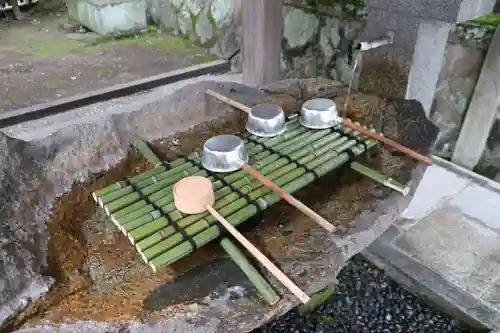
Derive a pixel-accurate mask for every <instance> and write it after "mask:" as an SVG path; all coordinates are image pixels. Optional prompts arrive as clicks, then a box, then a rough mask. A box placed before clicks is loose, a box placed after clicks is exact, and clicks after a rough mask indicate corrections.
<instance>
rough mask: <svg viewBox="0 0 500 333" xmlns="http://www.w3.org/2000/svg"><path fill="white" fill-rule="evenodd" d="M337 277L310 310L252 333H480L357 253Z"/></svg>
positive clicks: (283, 318)
mask: <svg viewBox="0 0 500 333" xmlns="http://www.w3.org/2000/svg"><path fill="white" fill-rule="evenodd" d="M338 279H339V284H338V286H337V290H336V292H335V294H334V296H332V297H331V298H330V300H329V301H327V302H326V303H324V304H323V305H322V306H321V307H319V308H318V309H317V310H316V311H315V312H313V313H310V314H309V315H306V316H300V315H299V314H298V312H297V311H291V312H289V313H288V314H286V315H285V316H283V317H281V318H279V319H278V320H275V321H273V322H271V323H269V324H268V325H266V326H264V327H261V328H259V329H258V330H255V331H253V333H306V332H307V333H479V331H475V330H472V329H469V328H467V327H464V326H462V325H460V324H459V323H458V322H456V321H455V320H453V319H452V318H450V317H449V316H447V315H446V314H443V313H442V312H440V311H438V310H436V309H433V308H432V307H430V306H429V305H428V304H426V303H424V301H423V300H422V299H420V298H419V297H417V296H415V295H413V294H412V293H410V292H409V291H407V290H405V289H404V288H403V287H401V286H400V285H398V284H397V283H395V282H394V281H392V280H391V279H390V278H389V277H387V276H386V275H385V274H384V272H383V271H381V270H379V269H378V268H376V267H374V266H373V265H371V264H370V263H368V262H367V261H366V260H365V259H364V258H363V257H362V256H361V255H357V256H355V257H354V258H353V259H352V260H350V262H349V263H348V264H347V266H346V267H345V268H344V269H343V270H342V271H341V274H340V275H339V277H338Z"/></svg>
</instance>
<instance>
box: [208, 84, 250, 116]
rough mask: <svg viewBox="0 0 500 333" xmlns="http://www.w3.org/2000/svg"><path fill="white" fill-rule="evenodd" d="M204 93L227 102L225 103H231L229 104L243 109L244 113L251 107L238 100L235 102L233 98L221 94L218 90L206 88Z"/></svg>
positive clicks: (248, 111)
mask: <svg viewBox="0 0 500 333" xmlns="http://www.w3.org/2000/svg"><path fill="white" fill-rule="evenodd" d="M206 94H207V95H210V96H212V97H214V98H216V99H218V100H219V101H222V102H224V103H227V104H229V105H231V106H233V107H235V108H237V109H239V110H241V111H244V112H246V113H250V109H251V108H250V107H248V106H246V105H244V104H242V103H240V102H236V101H235V100H234V99H231V98H229V97H227V96H224V95H221V94H219V93H218V92H215V91H213V90H210V89H207V91H206Z"/></svg>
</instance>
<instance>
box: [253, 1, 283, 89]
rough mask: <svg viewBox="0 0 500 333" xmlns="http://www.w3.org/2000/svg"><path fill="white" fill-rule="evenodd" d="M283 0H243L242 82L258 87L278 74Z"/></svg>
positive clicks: (275, 78)
mask: <svg viewBox="0 0 500 333" xmlns="http://www.w3.org/2000/svg"><path fill="white" fill-rule="evenodd" d="M283 21H284V20H283V3H282V0H243V82H244V83H245V84H247V85H249V86H259V85H262V84H268V83H271V82H274V81H276V80H278V79H279V77H280V63H281V40H282V38H283Z"/></svg>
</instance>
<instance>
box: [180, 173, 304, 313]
mask: <svg viewBox="0 0 500 333" xmlns="http://www.w3.org/2000/svg"><path fill="white" fill-rule="evenodd" d="M173 192H174V204H175V207H176V208H177V209H178V210H179V211H180V212H182V213H185V214H199V213H202V212H204V211H208V212H209V213H210V214H211V215H212V216H213V217H215V218H216V219H217V221H219V223H220V224H222V226H223V227H224V228H225V229H226V230H227V231H228V232H229V233H230V234H231V235H232V236H233V237H234V238H236V240H237V241H238V242H240V243H241V245H243V247H245V248H246V249H247V251H248V252H250V254H251V255H253V256H254V257H255V259H257V260H258V261H259V262H260V263H261V264H262V266H264V267H265V268H266V269H267V270H268V271H269V272H270V273H271V274H272V275H273V276H274V277H275V278H276V279H278V281H280V282H281V283H282V284H283V285H284V286H285V287H286V288H287V289H288V290H289V291H290V292H291V293H292V294H294V295H295V296H296V297H297V298H298V299H299V300H300V301H301V302H302V303H304V304H306V303H308V302H309V300H310V298H309V296H308V295H307V294H306V293H305V292H303V291H302V289H300V288H299V287H298V286H297V285H296V284H295V283H294V282H293V281H292V280H291V279H290V278H289V277H288V276H286V275H285V274H284V273H283V272H282V271H281V270H280V269H279V268H278V267H276V265H275V264H273V263H272V262H271V260H269V259H268V258H267V257H266V256H265V255H264V254H263V253H262V252H260V251H259V249H257V248H256V247H255V246H254V245H253V244H252V243H250V242H249V241H248V240H247V239H246V238H245V236H243V235H242V234H241V233H240V232H239V231H238V230H236V228H235V227H233V225H232V224H231V223H229V222H228V221H227V220H226V219H225V218H224V217H222V216H221V215H220V214H219V213H217V211H216V210H215V209H213V208H212V205H213V204H214V203H215V195H214V191H213V187H212V182H210V180H208V179H207V178H205V177H200V176H190V177H186V178H183V179H181V180H180V181H178V182H177V183H176V184H175V185H174V189H173Z"/></svg>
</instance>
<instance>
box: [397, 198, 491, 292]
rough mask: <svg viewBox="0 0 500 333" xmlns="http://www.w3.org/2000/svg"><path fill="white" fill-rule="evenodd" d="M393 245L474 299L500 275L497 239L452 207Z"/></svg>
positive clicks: (447, 207)
mask: <svg viewBox="0 0 500 333" xmlns="http://www.w3.org/2000/svg"><path fill="white" fill-rule="evenodd" d="M476 204H477V201H476ZM394 245H395V246H396V247H397V248H399V249H400V250H402V251H403V252H405V253H407V254H408V255H409V256H411V257H413V258H415V259H417V260H418V261H419V262H421V263H422V264H423V265H425V266H427V267H429V268H430V269H431V270H433V271H435V272H437V273H439V274H440V275H442V276H443V277H444V278H445V279H446V280H448V281H450V282H452V283H453V284H455V285H457V286H458V287H460V288H461V289H463V290H465V291H467V292H469V293H470V294H472V295H473V296H475V297H480V296H481V295H482V294H483V293H484V292H485V291H486V290H488V289H489V288H490V287H491V286H492V285H493V283H494V281H496V280H497V277H498V276H499V275H500V260H499V258H498V256H499V254H500V235H499V234H498V233H497V232H495V231H494V230H492V229H490V228H488V227H486V226H484V225H483V224H481V223H478V222H477V220H475V219H473V218H471V217H468V216H467V215H465V214H464V213H463V212H462V211H461V210H460V208H458V207H456V206H454V205H451V204H446V205H444V206H443V207H441V208H440V209H438V210H435V211H434V212H433V213H432V214H431V215H429V216H428V217H427V218H425V219H423V220H421V221H420V222H419V223H418V224H416V225H415V226H414V227H413V228H411V229H410V230H409V231H408V232H406V233H405V234H404V235H402V236H400V237H399V238H398V239H397V240H396V241H395V242H394Z"/></svg>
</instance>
